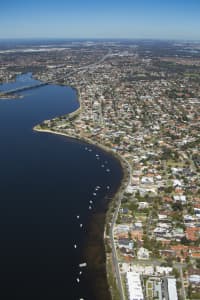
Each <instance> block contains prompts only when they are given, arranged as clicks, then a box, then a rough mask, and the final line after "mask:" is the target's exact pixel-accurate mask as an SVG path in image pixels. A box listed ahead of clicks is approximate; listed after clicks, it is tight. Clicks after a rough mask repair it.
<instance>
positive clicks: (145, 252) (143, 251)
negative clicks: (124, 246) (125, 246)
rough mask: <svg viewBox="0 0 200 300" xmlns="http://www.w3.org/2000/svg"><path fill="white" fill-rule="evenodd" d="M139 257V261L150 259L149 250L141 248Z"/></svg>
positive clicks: (138, 253)
mask: <svg viewBox="0 0 200 300" xmlns="http://www.w3.org/2000/svg"><path fill="white" fill-rule="evenodd" d="M137 257H138V259H149V250H148V249H145V248H143V247H141V248H139V250H138V252H137Z"/></svg>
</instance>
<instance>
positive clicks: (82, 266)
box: [79, 262, 87, 268]
mask: <svg viewBox="0 0 200 300" xmlns="http://www.w3.org/2000/svg"><path fill="white" fill-rule="evenodd" d="M79 267H80V268H85V267H87V263H86V262H83V263H80V264H79Z"/></svg>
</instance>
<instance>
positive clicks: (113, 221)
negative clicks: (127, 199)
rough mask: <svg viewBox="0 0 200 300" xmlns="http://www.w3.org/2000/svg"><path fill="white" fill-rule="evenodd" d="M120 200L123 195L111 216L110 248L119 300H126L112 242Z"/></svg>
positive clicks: (113, 242) (113, 241) (121, 195)
mask: <svg viewBox="0 0 200 300" xmlns="http://www.w3.org/2000/svg"><path fill="white" fill-rule="evenodd" d="M122 198H123V194H120V195H119V199H118V202H117V207H116V209H115V212H114V215H113V218H112V223H111V227H110V241H111V247H112V259H113V265H114V268H115V274H116V280H117V286H118V289H119V292H120V299H121V300H126V298H125V295H124V289H123V284H122V279H121V275H120V271H119V263H118V259H117V251H116V247H115V240H114V226H115V223H116V220H117V216H118V213H119V209H120V206H121V200H122Z"/></svg>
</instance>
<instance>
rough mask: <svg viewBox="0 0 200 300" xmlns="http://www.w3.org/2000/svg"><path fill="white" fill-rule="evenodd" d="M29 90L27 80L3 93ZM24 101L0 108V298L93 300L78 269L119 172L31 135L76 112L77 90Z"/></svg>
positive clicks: (82, 147) (29, 95)
mask: <svg viewBox="0 0 200 300" xmlns="http://www.w3.org/2000/svg"><path fill="white" fill-rule="evenodd" d="M34 82H35V81H34V80H33V79H32V78H31V74H25V75H22V76H19V77H18V78H17V80H16V82H14V83H9V84H5V85H1V86H0V90H1V91H2V90H7V89H11V88H15V87H19V86H24V85H28V84H29V83H30V84H32V83H34ZM22 95H23V98H22V99H13V100H0V141H1V144H0V145H1V146H0V238H1V243H0V277H1V278H0V279H1V289H0V296H1V298H2V299H44V300H45V299H70V300H74V299H80V298H83V299H85V300H86V299H88V300H95V299H96V296H95V294H96V292H97V291H96V290H95V286H94V285H92V284H91V283H90V281H89V278H91V274H89V276H88V270H87V268H82V269H80V268H79V263H81V262H83V261H85V256H84V247H85V246H86V245H85V244H86V241H87V238H88V235H89V234H88V231H89V230H90V227H91V226H92V224H91V217H92V216H93V215H94V213H96V214H99V213H101V212H102V213H104V212H105V211H104V210H105V209H104V202H105V201H104V200H105V198H106V197H110V195H112V193H113V192H114V191H115V190H116V189H117V187H118V185H119V183H120V181H121V178H122V170H121V167H120V165H119V163H118V161H116V159H114V158H113V157H111V156H110V155H108V154H106V153H105V152H103V151H102V150H100V149H98V148H96V147H94V146H89V145H87V144H85V143H83V142H81V141H78V140H73V139H70V138H66V137H63V136H58V135H52V134H47V133H39V132H34V131H33V129H32V128H33V127H34V126H35V125H36V124H38V123H40V122H42V121H43V120H45V119H50V118H53V117H55V116H59V115H62V114H66V113H69V112H72V111H74V110H75V109H77V108H78V107H79V103H78V100H77V95H76V92H75V90H73V89H71V88H70V87H61V86H55V85H48V86H43V87H40V88H36V89H32V90H27V91H24V92H23V93H22ZM96 154H99V159H97V156H96ZM103 163H104V164H107V165H108V166H109V169H110V172H106V170H105V168H102V164H103ZM108 185H109V186H110V190H109V191H108V189H107V186H108ZM97 186H100V188H99V189H98V190H97V191H95V187H97ZM94 193H96V195H94ZM90 201H92V203H91V202H90ZM90 204H91V207H92V208H91V209H89V206H90ZM77 216H78V217H77ZM80 224H82V226H80ZM74 245H76V248H75V246H74ZM80 272H82V273H80ZM77 279H79V281H78V280H77Z"/></svg>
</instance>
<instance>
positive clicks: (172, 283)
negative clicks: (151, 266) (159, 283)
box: [167, 278, 178, 300]
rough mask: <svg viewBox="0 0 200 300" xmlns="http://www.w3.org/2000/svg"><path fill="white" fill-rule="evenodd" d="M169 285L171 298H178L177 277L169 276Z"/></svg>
mask: <svg viewBox="0 0 200 300" xmlns="http://www.w3.org/2000/svg"><path fill="white" fill-rule="evenodd" d="M167 287H168V298H169V300H178V296H177V289H176V279H175V278H167Z"/></svg>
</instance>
